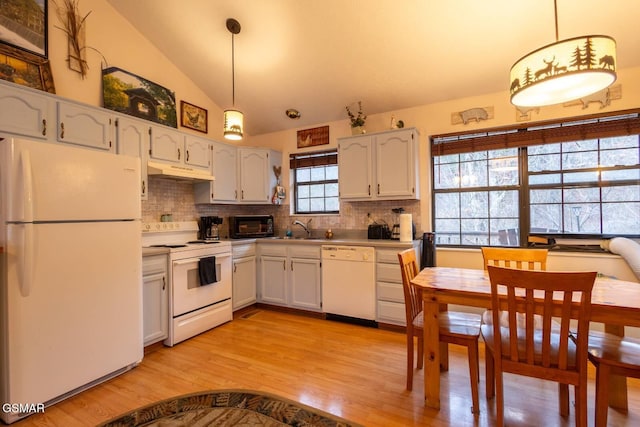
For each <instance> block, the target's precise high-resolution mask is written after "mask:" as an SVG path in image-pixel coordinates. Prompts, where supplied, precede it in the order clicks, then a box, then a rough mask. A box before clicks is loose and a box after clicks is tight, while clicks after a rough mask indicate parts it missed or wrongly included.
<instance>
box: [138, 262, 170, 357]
mask: <svg viewBox="0 0 640 427" xmlns="http://www.w3.org/2000/svg"><path fill="white" fill-rule="evenodd" d="M166 281H167V277H166V274H164V273H158V274H151V275H148V276H144V277H143V278H142V289H143V301H144V303H143V304H144V306H143V335H144V345H149V344H152V343H154V342H157V341H160V340H163V339H165V338H166V337H167V336H168V332H169V304H168V292H167V283H166Z"/></svg>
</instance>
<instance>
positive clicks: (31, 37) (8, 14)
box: [0, 0, 49, 58]
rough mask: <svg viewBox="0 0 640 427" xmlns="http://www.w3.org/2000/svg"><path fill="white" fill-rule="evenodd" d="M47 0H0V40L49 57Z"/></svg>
mask: <svg viewBox="0 0 640 427" xmlns="http://www.w3.org/2000/svg"><path fill="white" fill-rule="evenodd" d="M48 3H49V2H48V1H46V0H31V1H0V6H1V8H2V12H3V13H0V15H1V16H0V18H2V19H0V42H2V43H6V44H9V45H11V46H14V47H17V48H19V49H22V50H25V51H27V52H31V53H33V54H36V55H38V56H41V57H43V58H46V57H47V13H48V11H47V4H48Z"/></svg>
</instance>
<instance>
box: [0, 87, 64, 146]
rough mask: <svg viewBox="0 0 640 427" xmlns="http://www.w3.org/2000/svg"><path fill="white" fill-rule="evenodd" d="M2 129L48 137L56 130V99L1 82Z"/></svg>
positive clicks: (0, 117) (34, 136)
mask: <svg viewBox="0 0 640 427" xmlns="http://www.w3.org/2000/svg"><path fill="white" fill-rule="evenodd" d="M0 111H1V112H2V113H0V130H1V131H2V132H7V133H12V134H15V135H21V136H27V137H31V138H36V139H47V138H49V136H50V135H53V133H54V132H55V128H56V125H55V100H54V99H53V98H51V97H50V96H47V95H44V94H40V93H32V92H30V91H28V90H24V89H18V88H15V87H13V86H11V85H9V84H6V83H3V84H0Z"/></svg>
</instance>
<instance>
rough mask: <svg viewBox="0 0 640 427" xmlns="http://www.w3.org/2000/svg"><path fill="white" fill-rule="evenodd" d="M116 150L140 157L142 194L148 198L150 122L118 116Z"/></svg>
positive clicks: (145, 198) (119, 152)
mask: <svg viewBox="0 0 640 427" xmlns="http://www.w3.org/2000/svg"><path fill="white" fill-rule="evenodd" d="M115 124H116V145H117V147H116V150H117V153H118V154H123V155H125V156H132V157H137V158H139V159H140V166H141V167H140V196H141V197H142V200H147V198H148V190H149V186H148V176H147V152H148V148H147V147H148V146H149V123H145V122H142V121H140V120H136V119H130V118H127V117H118V118H116V122H115Z"/></svg>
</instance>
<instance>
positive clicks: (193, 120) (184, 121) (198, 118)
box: [180, 101, 208, 133]
mask: <svg viewBox="0 0 640 427" xmlns="http://www.w3.org/2000/svg"><path fill="white" fill-rule="evenodd" d="M207 123H208V119H207V110H205V109H204V108H200V107H198V106H196V105H193V104H189V103H188V102H185V101H180V124H181V125H182V127H185V128H189V129H193V130H197V131H198V132H202V133H207V132H208V131H207Z"/></svg>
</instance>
